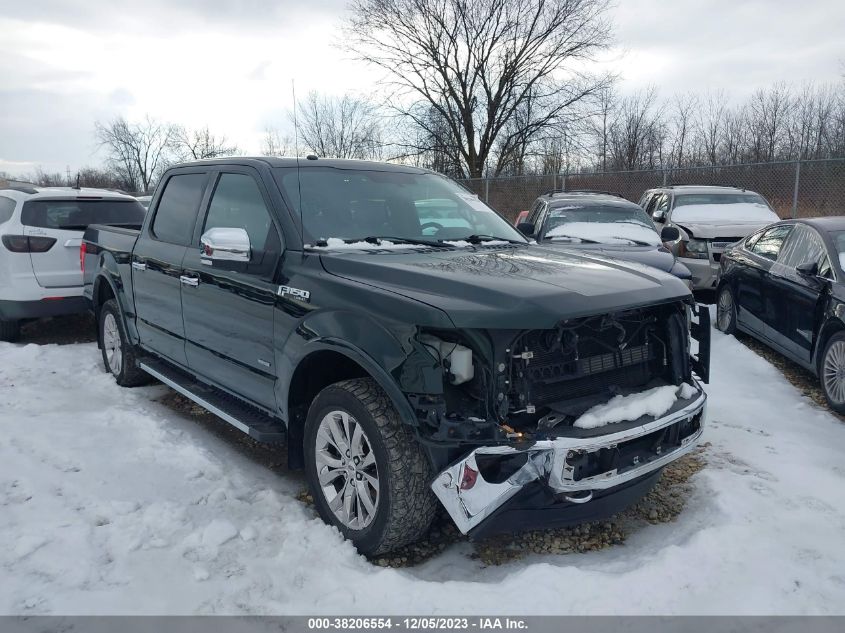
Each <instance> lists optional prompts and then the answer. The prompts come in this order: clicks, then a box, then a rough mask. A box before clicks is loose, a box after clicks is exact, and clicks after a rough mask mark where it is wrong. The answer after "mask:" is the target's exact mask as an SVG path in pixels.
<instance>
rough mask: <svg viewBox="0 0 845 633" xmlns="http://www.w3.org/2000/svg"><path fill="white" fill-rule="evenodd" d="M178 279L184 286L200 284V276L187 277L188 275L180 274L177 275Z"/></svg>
mask: <svg viewBox="0 0 845 633" xmlns="http://www.w3.org/2000/svg"><path fill="white" fill-rule="evenodd" d="M179 281H181V282H182V283H183V284H185V285H186V286H199V285H200V278H199V277H189V276H188V275H181V276H180V277H179Z"/></svg>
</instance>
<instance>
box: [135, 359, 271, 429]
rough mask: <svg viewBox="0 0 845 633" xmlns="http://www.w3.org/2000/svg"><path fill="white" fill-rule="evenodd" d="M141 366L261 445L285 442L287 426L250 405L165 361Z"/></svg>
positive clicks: (146, 361)
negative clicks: (261, 443)
mask: <svg viewBox="0 0 845 633" xmlns="http://www.w3.org/2000/svg"><path fill="white" fill-rule="evenodd" d="M139 366H140V368H141V369H143V370H144V371H145V372H147V373H148V374H149V375H150V376H152V377H153V378H157V379H158V380H160V381H161V382H163V383H164V384H165V385H167V386H168V387H170V388H172V389H175V390H176V391H178V392H179V393H181V394H182V395H183V396H185V397H186V398H190V399H191V400H193V401H194V402H196V403H197V404H198V405H200V406H201V407H203V408H204V409H208V410H209V411H210V412H211V413H213V414H214V415H216V416H217V417H219V418H222V419H224V420H225V421H226V422H228V423H229V424H231V425H232V426H234V427H235V428H237V429H240V430H241V431H243V432H244V433H246V434H247V435H249V436H250V437H252V438H254V439H256V440H258V441H259V442H266V443H280V442H284V441H285V427H284V425H283V424H282V422H281V421H279V420H277V419H275V418H272V417H270V416H269V415H267V414H266V413H263V412H261V411H259V410H258V409H256V408H255V407H253V406H250V405H249V404H247V403H246V402H244V401H242V400H240V399H238V398H235V397H234V396H230V395H229V394H227V393H224V392H222V391H220V390H218V389H214V388H213V387H209V386H208V385H205V384H203V383H201V382H199V381H197V380H196V379H195V378H194V377H193V376H191V375H190V374H188V373H186V372H183V371H181V370H179V369H176V368H175V367H172V366H171V365H168V364H166V363H163V362H161V361H157V360H152V359H145V360H143V361H141V362H140V363H139Z"/></svg>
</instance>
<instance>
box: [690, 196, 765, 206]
mask: <svg viewBox="0 0 845 633" xmlns="http://www.w3.org/2000/svg"><path fill="white" fill-rule="evenodd" d="M740 202H751V203H753V204H763V205H766V206H768V205H767V204H766V200H765V199H764V198H763V196H761V195H760V194H757V193H685V194H682V195H679V194H676V195H675V208H676V209H677V208H678V207H683V206H686V205H690V204H737V203H740Z"/></svg>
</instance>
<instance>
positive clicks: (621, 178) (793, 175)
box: [460, 158, 845, 221]
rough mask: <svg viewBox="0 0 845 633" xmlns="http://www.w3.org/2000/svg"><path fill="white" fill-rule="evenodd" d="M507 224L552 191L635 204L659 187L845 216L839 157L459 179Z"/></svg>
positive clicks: (843, 162)
mask: <svg viewBox="0 0 845 633" xmlns="http://www.w3.org/2000/svg"><path fill="white" fill-rule="evenodd" d="M460 182H461V184H463V185H464V186H465V187H467V188H468V189H470V190H471V191H473V192H474V193H476V194H478V196H479V197H480V198H481V199H482V200H484V201H486V202H487V203H488V204H489V205H490V206H492V207H493V208H494V209H496V210H497V211H499V213H501V214H502V215H504V216H505V217H506V218H508V219H509V220H511V221H513V220H515V219H516V216H517V214H518V213H519V212H520V211H522V210H525V209H528V208H529V207H530V206H531V205H532V204H533V203H534V200H535V199H536V198H537V197H538V196H540V195H542V194H544V193H546V192H548V191H552V190H555V189H562V190H566V191H573V190H577V189H582V190H583V189H587V190H592V191H610V192H613V193H618V194H620V195H622V196H624V197H625V198H627V199H628V200H632V201H634V202H638V201H639V199H640V196H642V194H643V192H644V191H645V190H646V189H651V188H652V187H660V186H665V185H676V184H688V185H725V186H730V187H739V188H742V189H748V190H750V191H756V192H757V193H759V194H760V195H762V196H763V197H764V198H766V200H768V201H769V204H771V205H772V207H774V209H775V211H777V213H778V215H780V217H782V218H789V217H815V216H822V215H845V158H831V159H821V160H802V161H783V162H773V163H750V164H743V165H714V166H708V167H683V168H673V169H642V170H633V171H604V172H580V173H574V174H549V175H545V176H508V177H500V178H473V179H468V180H462V181H460Z"/></svg>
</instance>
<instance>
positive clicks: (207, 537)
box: [202, 519, 238, 547]
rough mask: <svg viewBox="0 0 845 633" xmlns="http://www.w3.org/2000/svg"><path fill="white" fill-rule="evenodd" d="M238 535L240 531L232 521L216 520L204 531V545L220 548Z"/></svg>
mask: <svg viewBox="0 0 845 633" xmlns="http://www.w3.org/2000/svg"><path fill="white" fill-rule="evenodd" d="M237 535H238V529H237V528H236V527H235V526H234V525H232V523H231V521H226V520H225V519H215V520H214V521H212V522H211V523H209V524H208V525H207V526H205V529H204V530H203V531H202V544H203V545H207V546H209V547H220V546H221V545H223V543H226V542H227V541H231V540H232V539H233V538H235V537H236V536H237Z"/></svg>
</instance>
